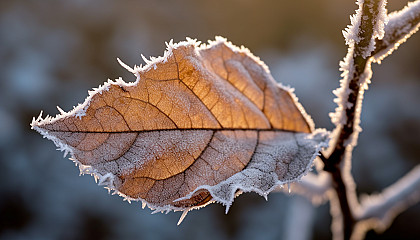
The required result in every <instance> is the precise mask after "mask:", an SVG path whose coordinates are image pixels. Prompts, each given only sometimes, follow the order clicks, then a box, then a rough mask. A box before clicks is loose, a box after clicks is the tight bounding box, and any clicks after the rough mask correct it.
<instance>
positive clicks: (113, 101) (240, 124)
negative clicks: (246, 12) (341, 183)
mask: <svg viewBox="0 0 420 240" xmlns="http://www.w3.org/2000/svg"><path fill="white" fill-rule="evenodd" d="M143 58H144V57H143ZM144 61H145V62H146V63H147V65H146V66H144V67H136V66H135V67H134V68H131V67H128V66H127V65H125V64H123V63H122V62H121V61H120V63H121V64H122V65H123V67H124V68H126V69H127V70H129V71H130V72H133V74H134V75H135V76H136V77H137V79H136V81H135V82H133V83H125V82H124V81H122V79H118V80H116V81H108V82H106V83H104V85H103V86H101V87H99V88H98V89H96V90H94V91H92V92H90V93H89V96H88V98H87V99H86V100H85V102H84V103H83V104H81V105H79V106H78V107H76V108H75V109H74V110H72V111H70V112H68V113H65V112H63V111H60V114H59V115H57V116H56V117H55V118H51V117H48V118H45V119H42V117H39V118H38V119H34V120H33V122H32V124H31V126H32V128H33V129H35V130H37V131H38V132H40V133H41V134H42V135H44V136H45V137H47V138H48V139H50V140H52V141H53V142H54V143H55V144H56V145H57V146H59V148H60V149H61V150H65V151H67V152H69V153H71V156H72V160H73V161H75V162H76V163H77V164H78V166H79V168H80V171H81V173H88V174H91V175H93V176H94V177H95V179H97V180H98V182H99V184H100V185H105V186H106V188H108V189H109V190H110V191H112V192H114V193H117V194H119V195H121V196H123V197H124V199H126V200H128V201H132V200H138V201H141V202H142V204H143V207H144V206H145V205H147V206H148V207H150V208H152V209H155V210H156V212H161V211H170V210H179V211H184V214H183V216H185V215H186V212H187V211H188V210H190V209H194V208H199V207H202V206H205V205H206V204H208V203H210V202H213V201H217V202H220V203H222V204H223V205H225V206H227V208H228V207H229V206H230V205H231V204H232V202H233V199H234V197H235V196H236V195H237V193H239V192H249V191H254V192H257V193H259V194H261V195H262V196H267V194H268V193H270V192H271V191H272V190H273V189H275V188H276V187H278V186H281V185H283V184H286V183H290V182H294V181H296V180H298V179H300V178H301V177H302V176H303V175H304V174H306V173H307V171H308V170H309V169H310V166H311V165H312V161H313V159H314V158H315V157H316V156H317V154H318V153H319V151H320V150H321V148H322V147H325V146H326V143H327V142H328V133H327V132H326V131H324V130H314V127H313V123H312V120H311V119H310V117H309V116H308V115H307V114H306V113H305V111H304V110H303V107H302V106H301V105H300V104H299V103H298V102H297V100H296V99H297V98H296V97H295V96H294V95H293V93H292V92H291V90H290V89H286V88H284V87H282V86H280V85H279V84H277V83H276V82H275V81H274V80H273V78H272V77H271V75H270V73H269V71H268V68H267V66H266V65H265V64H264V63H262V62H261V61H260V60H259V59H258V58H257V57H255V56H253V55H252V54H251V53H250V52H249V50H248V49H245V48H243V47H242V48H238V47H236V46H233V45H232V44H231V43H229V42H227V41H226V40H225V39H223V38H220V37H218V38H216V41H213V42H210V43H209V44H208V45H205V44H202V45H200V43H199V42H196V41H195V40H191V39H187V41H184V42H180V43H177V44H173V43H172V41H171V42H169V43H168V44H167V51H166V52H165V53H164V56H163V57H158V58H151V59H150V60H147V59H146V58H144Z"/></svg>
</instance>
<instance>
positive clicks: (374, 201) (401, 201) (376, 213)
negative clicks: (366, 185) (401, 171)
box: [357, 165, 420, 231]
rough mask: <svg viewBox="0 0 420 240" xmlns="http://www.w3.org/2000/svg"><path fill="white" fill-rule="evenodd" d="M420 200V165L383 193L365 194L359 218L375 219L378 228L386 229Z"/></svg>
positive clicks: (375, 227) (375, 225)
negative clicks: (400, 214) (399, 215)
mask: <svg viewBox="0 0 420 240" xmlns="http://www.w3.org/2000/svg"><path fill="white" fill-rule="evenodd" d="M419 201H420V165H418V166H417V167H415V168H414V169H413V170H411V171H410V172H409V173H408V174H407V175H405V176H404V177H403V178H401V179H400V180H398V181H397V182H396V183H394V184H393V185H391V186H390V187H388V188H386V189H385V190H384V191H383V192H382V193H381V194H376V195H371V196H364V197H362V199H361V209H362V210H361V212H360V215H359V216H358V217H357V219H358V220H360V221H361V220H368V219H374V220H376V221H375V224H374V226H372V227H373V228H374V229H376V230H379V231H381V230H385V229H386V228H387V227H388V226H389V225H390V224H391V223H392V220H393V219H394V218H395V217H396V216H397V215H398V214H399V213H401V212H402V211H404V210H405V209H407V208H408V207H410V206H411V205H413V204H415V203H417V202H419Z"/></svg>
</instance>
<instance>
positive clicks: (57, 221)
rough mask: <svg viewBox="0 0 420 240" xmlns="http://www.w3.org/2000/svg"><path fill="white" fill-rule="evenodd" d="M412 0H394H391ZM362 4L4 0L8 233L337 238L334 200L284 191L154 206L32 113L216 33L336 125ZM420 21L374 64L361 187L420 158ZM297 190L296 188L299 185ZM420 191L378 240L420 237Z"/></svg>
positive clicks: (357, 162)
mask: <svg viewBox="0 0 420 240" xmlns="http://www.w3.org/2000/svg"><path fill="white" fill-rule="evenodd" d="M404 2H405V1H397V0H389V4H388V5H389V7H388V9H389V10H390V11H392V10H396V9H400V8H402V7H403V6H404V5H405V3H404ZM355 9H356V5H355V4H354V3H353V2H352V1H336V0H320V1H313V0H299V1H285V0H283V1H278V0H259V1H256V0H254V1H252V0H225V1H214V0H201V1H194V0H180V1H165V0H141V1H129V0H124V1H123V0H120V1H110V0H100V1H99V0H92V1H82V0H72V1H64V0H60V1H58V0H56V1H35V0H14V1H8V0H2V1H0V124H1V127H0V239H257V238H258V239H328V238H330V237H331V232H330V224H331V218H330V215H329V206H328V203H326V204H323V205H321V206H319V207H315V208H314V207H312V206H311V204H310V203H309V202H308V201H307V200H306V199H303V198H302V197H299V196H292V194H290V195H289V194H283V193H275V194H271V195H270V196H269V201H265V200H264V199H263V198H262V197H260V196H258V195H257V194H253V193H249V194H243V195H241V196H240V197H238V198H237V199H236V200H235V203H234V204H233V206H232V207H231V209H230V211H229V214H228V215H225V214H224V208H223V207H222V206H220V205H218V204H211V205H209V206H208V207H206V208H204V209H201V210H199V211H192V212H190V213H189V214H188V216H187V218H186V219H185V220H184V222H183V223H182V224H181V225H180V226H176V223H177V221H178V218H179V217H180V213H179V212H178V213H169V214H167V215H165V214H154V215H151V214H150V213H151V211H150V210H149V209H144V210H142V209H141V204H139V203H132V204H129V203H127V202H123V201H122V199H121V198H120V197H118V196H115V195H114V196H112V195H109V194H108V193H107V190H105V189H103V188H102V187H98V186H97V184H96V183H95V182H94V180H93V178H92V177H90V176H79V170H78V168H77V167H75V166H74V164H73V162H71V161H69V160H67V159H63V157H62V153H61V152H58V151H55V146H54V145H53V143H52V142H51V141H47V140H45V139H42V138H41V136H40V135H39V134H38V133H36V132H35V131H33V130H31V129H30V126H29V124H30V122H31V120H32V117H34V116H38V115H39V112H40V111H41V110H43V111H44V115H45V114H50V115H55V114H57V113H58V110H57V109H56V106H57V105H59V106H60V107H61V108H62V109H64V110H65V111H68V110H70V109H72V107H73V106H74V105H77V104H78V103H81V102H83V100H84V99H85V97H86V96H87V90H89V89H91V88H93V87H97V86H98V85H99V84H102V83H103V82H104V81H106V80H107V79H108V78H110V79H115V78H118V77H120V76H121V77H123V79H124V80H125V81H127V82H128V81H134V80H135V79H134V76H133V75H132V74H131V73H129V72H127V71H126V70H125V69H123V68H121V67H120V66H119V64H118V63H117V61H116V58H117V57H119V58H121V59H122V60H123V61H124V62H125V63H127V64H128V65H129V66H133V65H134V64H137V65H139V64H141V63H143V61H142V60H141V57H140V54H141V53H142V54H144V55H145V56H146V57H149V56H160V55H162V54H163V51H164V50H165V48H166V46H165V41H169V40H171V39H174V42H178V41H181V40H185V37H191V38H197V39H198V40H201V41H203V42H206V41H207V40H208V39H214V36H216V35H221V36H224V37H227V38H228V39H229V40H230V41H232V42H233V43H234V44H235V45H244V46H246V47H248V48H249V49H250V50H251V51H252V52H253V53H254V54H255V55H257V56H260V57H261V59H262V60H263V61H265V63H266V64H267V65H268V66H269V67H270V69H271V72H272V74H273V76H274V78H275V79H276V80H277V81H279V82H282V83H283V84H286V85H290V86H291V87H294V88H295V89H296V91H295V93H296V94H297V96H298V97H299V98H300V101H301V103H302V104H303V106H304V107H305V108H306V110H307V112H308V113H309V114H310V115H312V117H313V119H314V121H315V123H316V126H317V127H323V128H327V129H332V127H333V126H332V124H331V123H330V119H329V117H328V113H329V112H332V111H333V110H334V108H335V104H334V103H333V98H334V96H333V94H332V93H331V91H332V90H333V89H336V88H337V87H338V86H339V79H340V76H339V75H340V72H339V71H338V63H339V61H340V60H341V59H342V58H343V57H344V56H345V54H346V51H347V47H346V46H345V45H344V40H343V37H342V34H341V31H342V29H344V28H345V27H346V25H347V24H349V23H350V20H349V16H350V14H353V13H354V11H355ZM419 63H420V33H417V34H415V35H414V36H413V37H412V38H411V39H409V40H408V42H406V43H405V44H403V45H402V47H400V49H398V51H396V52H395V53H394V54H393V55H392V56H390V57H388V58H386V59H385V60H384V61H383V62H382V65H374V66H373V69H374V75H373V79H372V84H371V85H370V89H369V91H367V93H366V95H365V104H364V105H363V113H362V127H363V129H364V130H363V132H362V133H361V136H360V140H359V145H358V146H357V147H356V149H355V152H354V161H353V170H352V171H353V175H354V178H355V181H356V183H357V185H358V188H357V190H358V193H374V192H378V191H380V190H381V189H383V188H385V187H387V186H389V185H390V184H392V183H393V182H395V181H396V180H397V179H399V178H400V177H401V176H403V175H404V174H405V173H406V172H408V171H409V170H410V169H411V168H412V167H413V166H415V165H416V164H419V163H420V159H419V156H420V138H419V136H420V108H419V103H420V94H419V92H420V67H419ZM292 193H293V189H292ZM419 221H420V204H417V205H415V206H413V207H411V208H409V209H408V210H407V211H405V212H404V213H402V214H401V215H400V216H398V217H397V218H396V220H395V222H394V224H393V225H392V226H391V227H390V228H389V229H388V230H387V231H385V232H384V233H383V235H378V234H376V233H375V232H373V231H370V232H369V233H368V234H367V239H379V238H380V239H396V238H399V239H420V228H419V227H418V226H419V225H418V224H419Z"/></svg>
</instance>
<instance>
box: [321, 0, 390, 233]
mask: <svg viewBox="0 0 420 240" xmlns="http://www.w3.org/2000/svg"><path fill="white" fill-rule="evenodd" d="M357 4H358V5H359V9H358V10H356V14H355V15H353V16H352V17H351V18H350V19H351V22H352V25H351V26H349V27H348V28H347V29H346V31H344V32H343V35H344V37H345V39H346V44H347V45H348V46H349V48H348V52H347V56H346V57H345V59H344V61H342V62H341V63H340V67H341V68H340V70H341V71H343V73H342V77H343V79H342V80H341V81H340V88H339V89H337V90H335V91H334V94H335V95H336V96H337V97H338V98H337V99H335V102H336V103H337V104H338V107H337V108H336V111H335V113H332V114H331V115H330V116H331V120H332V122H333V123H334V124H335V125H336V130H335V133H336V135H335V142H334V144H333V145H332V154H331V155H330V156H329V157H328V158H327V159H325V161H324V162H325V166H324V170H326V171H328V172H330V173H331V176H332V179H333V184H332V185H333V187H334V189H335V191H336V193H337V198H338V202H339V203H340V210H341V215H340V214H338V215H335V217H334V219H333V222H337V221H340V222H341V220H342V221H343V224H342V225H343V230H342V231H343V233H342V235H343V237H344V239H350V237H351V235H352V232H353V229H354V226H355V223H356V221H355V219H354V216H353V212H352V210H351V207H350V204H349V202H350V201H352V202H353V203H355V202H357V201H356V200H355V191H354V189H352V191H349V190H348V189H347V186H346V184H348V183H349V182H352V179H351V175H350V164H347V166H348V169H346V170H344V171H343V169H342V166H343V165H344V161H343V160H344V159H345V158H347V159H350V156H351V152H352V149H353V147H354V146H355V145H356V142H357V137H358V134H359V132H360V127H359V123H360V112H361V107H362V100H363V94H364V90H365V89H367V84H368V83H369V82H370V78H371V76H372V71H371V68H370V64H371V58H370V57H371V56H372V53H373V52H374V50H375V39H378V38H382V37H383V36H384V25H385V22H386V8H385V6H386V0H365V1H363V0H359V1H358V2H357ZM342 171H343V172H342ZM343 174H344V175H345V177H347V178H348V179H350V180H351V181H350V180H348V181H347V183H346V182H345V181H344V180H343ZM346 174H347V175H348V176H346ZM349 196H351V197H352V198H349ZM337 225H338V224H336V223H335V224H334V223H333V226H337ZM333 233H334V234H335V236H334V237H335V238H338V236H337V234H339V233H338V231H335V230H334V229H333ZM340 235H341V234H340Z"/></svg>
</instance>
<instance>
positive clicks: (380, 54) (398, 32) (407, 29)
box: [373, 0, 420, 63]
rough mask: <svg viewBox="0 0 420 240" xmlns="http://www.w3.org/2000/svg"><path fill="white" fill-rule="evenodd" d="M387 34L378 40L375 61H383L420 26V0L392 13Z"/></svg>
mask: <svg viewBox="0 0 420 240" xmlns="http://www.w3.org/2000/svg"><path fill="white" fill-rule="evenodd" d="M388 16H389V21H388V24H387V25H386V26H385V36H384V37H383V38H382V39H377V40H376V44H375V45H376V49H375V51H374V53H373V54H374V58H375V62H379V63H380V62H381V61H382V60H383V59H384V58H385V57H387V56H388V55H390V54H391V53H392V52H393V51H394V50H396V49H397V48H398V47H399V46H400V45H401V44H402V43H404V42H405V41H406V40H407V39H408V38H409V37H410V36H411V35H412V34H413V33H415V32H417V30H418V29H419V27H420V0H417V1H415V2H409V3H408V4H407V6H405V7H404V9H402V10H401V11H395V12H392V13H390V14H389V15H388Z"/></svg>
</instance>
